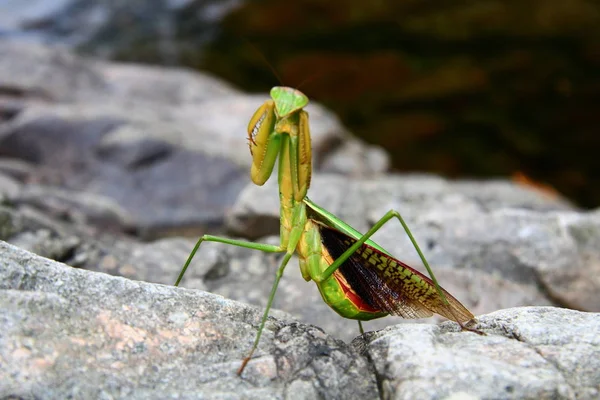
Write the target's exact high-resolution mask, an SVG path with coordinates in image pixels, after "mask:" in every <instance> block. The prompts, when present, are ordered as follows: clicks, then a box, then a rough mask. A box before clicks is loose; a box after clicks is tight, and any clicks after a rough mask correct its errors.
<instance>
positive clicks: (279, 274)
mask: <svg viewBox="0 0 600 400" xmlns="http://www.w3.org/2000/svg"><path fill="white" fill-rule="evenodd" d="M293 254H294V253H293V252H289V251H288V252H287V253H286V254H285V256H284V257H283V260H282V261H281V265H280V266H279V269H278V270H277V274H276V275H275V282H274V283H273V287H272V288H271V294H270V295H269V300H268V301H267V307H266V308H265V312H264V313H263V316H262V320H261V321H260V326H259V327H258V333H257V334H256V339H254V344H253V345H252V349H250V353H248V356H246V358H244V361H242V365H241V366H240V369H238V372H237V374H238V375H241V374H242V372H243V371H244V368H246V364H248V361H250V359H251V358H252V354H254V350H256V347H257V346H258V343H259V342H260V337H261V335H262V331H263V328H264V327H265V323H266V322H267V318H268V317H269V311H270V310H271V306H272V305H273V300H274V299H275V293H276V292H277V286H278V285H279V281H280V280H281V277H282V276H283V271H284V270H285V266H286V265H287V263H288V261H290V258H292V255H293Z"/></svg>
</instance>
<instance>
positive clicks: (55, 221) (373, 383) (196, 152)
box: [0, 41, 600, 399]
mask: <svg viewBox="0 0 600 400" xmlns="http://www.w3.org/2000/svg"><path fill="white" fill-rule="evenodd" d="M264 99H265V96H250V95H246V94H243V93H240V92H239V91H237V90H236V89H234V88H233V87H230V86H229V85H227V84H226V83H224V82H221V81H219V80H217V79H215V78H213V77H211V76H208V75H203V74H200V73H196V72H190V71H187V70H181V69H175V68H171V69H163V68H157V67H146V66H140V65H124V64H114V63H107V62H101V61H95V60H90V59H85V58H81V57H78V56H76V55H74V54H72V53H69V52H67V51H65V50H58V49H52V48H47V47H43V46H37V45H27V44H23V43H20V44H14V43H10V42H2V41H0V200H1V206H0V239H2V240H3V241H5V242H7V243H2V244H1V245H0V254H1V258H0V290H1V291H0V293H1V295H0V303H1V304H0V320H1V321H2V326H3V329H2V330H0V397H2V398H66V397H71V398H160V399H163V398H167V397H179V398H214V399H229V398H261V399H264V398H290V399H296V398H298V399H300V398H318V397H322V398H340V399H342V398H343V399H348V398H357V399H365V398H377V397H381V398H398V399H404V398H406V399H414V398H424V399H429V398H469V399H470V398H498V399H505V398H515V399H517V398H519V399H520V398H532V399H538V398H565V399H571V398H579V399H592V398H596V397H598V396H599V395H600V373H599V372H598V371H600V365H599V361H598V360H600V314H599V312H600V300H599V299H600V297H598V295H597V293H598V289H599V287H600V280H599V278H598V277H600V213H599V212H598V211H591V212H581V211H579V210H577V209H576V208H575V207H573V206H572V205H571V204H570V203H569V202H567V201H565V200H564V199H562V198H560V197H557V196H556V195H552V194H550V193H548V192H543V191H539V190H537V189H533V188H529V187H523V186H518V185H516V184H513V183H511V182H507V181H448V180H445V179H443V178H440V177H436V176H428V175H395V174H389V173H385V171H386V169H387V166H388V160H387V156H386V154H385V152H384V151H382V150H381V149H378V148H374V147H369V146H366V145H365V144H364V143H362V142H359V141H357V140H356V139H354V138H352V136H351V135H350V134H349V133H348V132H347V131H346V130H345V129H344V128H343V127H342V126H341V125H340V124H339V122H338V120H337V119H336V117H335V116H334V115H332V114H331V113H329V112H328V111H327V110H326V109H324V108H322V107H320V106H319V105H317V104H312V105H311V106H310V108H309V112H310V115H311V129H312V135H313V147H314V153H315V156H316V171H315V177H314V182H313V184H312V187H311V190H310V192H309V194H310V196H311V198H312V200H313V201H315V202H316V203H318V204H320V205H322V206H324V207H325V208H327V209H328V210H330V211H332V212H333V213H335V214H336V215H338V216H340V217H341V218H342V219H344V220H345V221H347V222H349V223H351V224H352V225H353V226H355V227H356V228H358V229H359V230H365V229H366V228H368V227H369V226H370V225H371V224H373V223H374V222H375V221H376V220H377V219H379V217H381V216H382V215H383V214H384V213H385V212H386V211H388V210H389V209H397V210H399V211H400V212H401V213H402V214H403V215H405V218H406V220H407V222H408V224H409V226H411V228H412V229H413V233H414V234H415V236H416V237H417V239H418V241H419V242H420V243H421V245H422V246H423V248H424V251H425V253H426V255H427V257H428V259H429V261H430V263H431V264H432V265H433V266H434V270H435V271H436V274H437V277H438V279H439V280H440V282H441V283H442V284H443V286H444V287H445V288H446V289H447V290H449V291H450V292H451V293H453V294H454V295H455V297H457V298H458V299H460V300H461V301H462V302H463V303H464V304H465V305H467V306H468V307H469V308H470V309H471V310H472V311H473V312H474V313H475V314H476V315H477V319H478V321H479V322H478V325H477V328H478V329H480V330H482V331H484V332H486V333H487V335H486V336H479V335H476V334H472V333H469V332H460V331H459V330H458V329H457V326H456V324H454V323H451V322H443V323H441V324H438V325H434V324H421V323H419V324H418V323H415V321H408V322H407V321H402V320H399V319H394V318H384V319H381V320H378V321H375V322H372V323H371V322H369V323H367V324H366V326H365V327H366V328H367V330H369V331H370V332H368V333H367V334H365V335H364V336H358V332H357V328H356V324H355V322H353V321H347V320H344V319H342V318H340V317H338V316H337V314H335V313H334V312H333V311H331V310H330V309H328V308H327V306H326V305H325V304H324V303H323V302H322V300H321V299H320V297H319V294H318V291H317V289H316V287H315V285H314V284H312V283H306V282H304V280H303V279H302V278H301V276H300V274H299V271H298V268H297V267H296V263H295V262H294V261H292V263H290V266H289V268H288V269H287V271H286V274H285V276H284V278H283V280H282V283H281V287H280V290H279V292H278V295H277V299H276V304H275V306H276V307H277V308H278V309H279V310H282V311H279V310H276V311H275V312H274V313H273V315H275V316H276V317H275V318H272V319H270V320H269V323H268V325H267V329H266V330H265V333H264V335H263V340H262V341H261V344H260V346H259V350H258V351H257V353H256V357H255V358H254V359H253V360H252V361H251V362H250V363H249V365H248V368H247V369H246V371H245V373H244V375H243V376H242V377H241V378H240V377H238V376H237V375H236V374H235V371H236V369H237V367H238V366H239V363H240V360H241V359H242V358H243V356H244V355H245V353H246V352H247V350H248V349H249V347H250V346H251V343H252V341H253V339H254V336H255V333H256V329H257V326H258V322H259V319H260V309H259V308H255V307H253V306H249V305H247V304H248V303H249V304H253V305H255V306H264V304H265V302H266V298H267V295H268V291H269V289H270V286H271V282H272V279H273V275H274V270H275V268H276V265H277V263H278V260H279V259H278V256H276V255H272V254H271V255H267V254H261V253H259V252H256V251H251V250H247V249H240V248H234V247H230V246H224V245H219V244H214V243H210V244H207V245H206V246H205V247H203V248H202V249H201V251H200V252H199V253H198V255H197V257H196V259H195V261H194V263H193V265H192V267H191V268H190V270H189V272H188V274H187V275H186V277H185V279H184V281H183V283H182V286H184V288H175V287H173V286H171V285H172V284H173V282H174V280H175V278H176V276H177V274H178V272H179V269H180V267H181V265H182V263H183V261H184V260H185V258H186V257H187V255H188V253H189V251H190V250H191V248H192V247H193V244H194V242H195V239H193V237H194V236H197V235H199V234H201V233H203V232H210V233H216V234H224V235H228V236H232V237H242V238H247V239H252V240H256V241H260V242H269V243H277V234H278V229H279V228H278V209H277V194H276V193H277V189H276V182H274V181H273V182H269V183H268V184H267V185H265V186H264V187H261V188H257V187H254V186H252V185H249V179H248V176H247V175H248V172H247V168H248V165H249V161H250V160H249V154H248V150H247V147H246V145H245V143H244V140H245V131H246V124H247V121H248V119H249V116H250V115H252V112H253V111H254V109H255V108H256V107H257V106H258V105H259V104H260V103H261V102H262V101H264ZM376 240H377V241H378V242H379V243H380V244H381V245H382V246H384V247H385V248H387V249H389V250H390V251H391V252H392V253H393V254H395V255H397V256H398V257H399V258H400V259H402V260H403V261H405V262H407V263H409V264H411V265H415V266H417V267H418V266H419V262H418V258H417V256H416V253H415V252H414V250H413V249H412V247H411V245H410V242H409V241H408V240H407V239H406V237H405V235H404V234H403V232H402V229H401V227H400V226H399V225H396V224H395V223H390V224H389V225H388V226H386V227H384V228H383V229H382V230H381V231H380V232H378V234H377V236H376ZM15 246H18V247H15ZM52 260H55V261H52ZM73 267H75V268H73ZM98 272H102V273H98ZM107 274H108V275H107ZM111 275H115V276H111ZM165 285H166V286H165ZM197 289H199V290H197ZM218 295H221V296H224V297H221V296H218ZM229 299H232V300H229ZM236 300H237V301H236ZM400 322H402V323H401V324H398V323H400ZM419 322H436V323H437V322H438V321H419ZM311 324H312V325H311ZM396 324H397V325H396ZM386 326H387V327H386ZM378 329H381V330H378Z"/></svg>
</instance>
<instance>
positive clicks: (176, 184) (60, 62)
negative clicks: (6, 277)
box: [0, 41, 387, 239]
mask: <svg viewBox="0 0 600 400" xmlns="http://www.w3.org/2000/svg"><path fill="white" fill-rule="evenodd" d="M0 59H1V60H0V93H3V96H2V99H4V97H6V99H7V100H4V101H0V116H1V117H0V157H1V158H0V167H1V166H2V165H6V164H7V162H6V160H7V159H11V160H20V161H21V162H23V163H24V164H25V165H26V168H24V169H23V168H22V171H21V177H20V178H21V180H22V181H23V182H27V183H32V182H33V183H36V184H39V185H40V186H38V187H37V188H36V190H37V191H38V193H39V195H36V196H33V197H34V198H33V199H32V197H31V196H24V197H20V196H19V192H18V191H17V192H16V193H15V190H14V189H9V188H7V189H6V190H11V193H13V196H14V199H12V200H13V201H15V202H16V203H21V204H23V203H25V204H31V205H32V206H36V207H37V206H39V204H38V203H39V200H40V198H46V197H48V198H53V197H55V196H56V193H55V190H54V189H55V188H56V189H60V190H66V191H67V193H76V192H83V193H84V194H83V195H77V194H75V195H74V197H76V198H77V201H76V202H77V203H78V205H77V206H76V207H75V208H76V209H77V213H78V214H79V216H78V217H79V218H81V219H83V220H91V221H93V223H98V224H99V225H100V226H102V225H106V226H109V227H111V229H116V230H121V231H123V232H135V233H136V234H137V235H139V236H141V237H143V238H145V239H152V238H157V237H162V236H167V235H175V234H182V233H185V234H190V233H195V234H198V233H201V232H204V231H205V230H207V229H211V231H218V230H220V229H222V226H223V224H224V219H225V213H226V212H227V211H228V209H230V208H231V207H232V206H233V203H234V201H235V198H236V197H237V195H238V193H239V192H240V191H241V190H242V188H243V187H244V185H245V184H246V183H247V182H248V172H247V171H248V169H249V166H250V163H251V158H250V155H249V152H248V148H247V146H246V145H245V143H244V142H245V140H246V136H247V133H246V132H247V124H248V121H249V119H250V117H251V116H252V114H253V113H254V111H255V110H256V108H258V106H259V105H260V104H261V103H262V102H263V101H265V100H266V99H267V98H268V96H267V95H266V94H265V95H260V96H257V95H247V94H242V93H240V92H238V91H237V90H235V89H234V88H232V87H231V86H230V85H228V84H226V83H224V82H222V81H220V80H219V79H216V78H214V77H212V76H210V75H207V74H202V73H196V72H192V71H189V70H185V69H178V68H164V67H149V66H140V65H128V64H119V63H109V62H101V61H94V60H90V59H85V58H81V57H78V56H76V55H74V54H72V53H70V52H68V51H66V50H64V49H56V48H52V47H45V46H41V45H32V44H23V43H19V44H16V43H11V42H8V41H0ZM2 99H0V100H2ZM307 109H308V111H309V112H310V115H311V134H312V140H313V153H314V155H315V158H316V160H317V161H316V162H315V165H316V166H319V165H320V163H323V164H324V165H327V164H329V165H331V164H338V163H340V162H342V163H343V161H338V162H333V161H332V162H328V161H327V158H328V153H329V152H331V151H332V150H336V149H337V151H335V152H334V153H336V155H335V158H336V159H338V160H343V159H353V162H354V165H355V168H354V169H353V170H351V171H346V172H347V173H352V174H359V175H360V174H366V175H372V174H373V173H376V172H381V171H382V170H383V169H385V168H386V167H387V162H386V160H387V156H386V155H385V153H383V152H382V151H381V150H380V149H376V148H373V147H368V146H366V145H364V144H362V142H358V141H356V140H354V139H351V137H350V135H349V134H348V132H347V131H346V130H345V129H344V128H343V127H342V126H341V124H340V122H339V120H338V119H337V117H335V116H334V115H333V114H332V113H331V112H329V111H327V110H326V109H324V108H323V107H322V106H320V105H318V104H310V105H309V107H308V108H307ZM348 141H349V142H350V143H352V145H350V146H349V145H348V144H345V145H342V143H346V142H348ZM356 154H363V155H364V156H363V157H362V158H360V160H359V161H358V162H357V161H355V160H354V158H355V155H356ZM27 167H28V168H27ZM333 169H335V168H333ZM0 170H1V168H0ZM359 171H362V172H360V173H359ZM46 188H48V191H49V192H50V193H45V190H46ZM95 197H97V198H95ZM83 203H85V205H84V204H83ZM110 203H112V205H109V204H110ZM92 204H93V205H92ZM101 204H102V205H101ZM116 205H118V207H116ZM47 206H48V205H47V204H45V205H44V207H47ZM99 208H102V209H103V210H100V209H99ZM108 208H110V209H111V211H110V212H109V213H108V214H106V213H105V211H108ZM117 208H119V210H118V211H117ZM99 218H100V220H98V219H99ZM103 218H106V221H102V219H103Z"/></svg>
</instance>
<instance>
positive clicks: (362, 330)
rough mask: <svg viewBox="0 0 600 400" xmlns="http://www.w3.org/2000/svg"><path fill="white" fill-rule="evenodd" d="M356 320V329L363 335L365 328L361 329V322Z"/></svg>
mask: <svg viewBox="0 0 600 400" xmlns="http://www.w3.org/2000/svg"><path fill="white" fill-rule="evenodd" d="M356 321H357V322H358V330H359V331H360V334H361V335H364V334H365V330H364V329H363V326H362V322H360V320H358V319H357V320H356Z"/></svg>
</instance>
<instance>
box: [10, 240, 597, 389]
mask: <svg viewBox="0 0 600 400" xmlns="http://www.w3.org/2000/svg"><path fill="white" fill-rule="evenodd" d="M0 254H1V255H2V257H1V261H0V320H1V321H2V326H3V329H2V330H0V360H2V361H0V365H1V368H0V396H2V397H3V398H11V397H15V398H52V399H53V398H67V397H71V398H104V397H106V398H115V399H119V398H170V397H174V396H177V397H178V398H209V399H224V398H227V399H229V398H231V399H236V398H249V399H254V398H261V399H263V398H289V399H309V398H315V397H317V398H332V399H337V398H340V399H342V398H343V399H346V398H347V399H363V398H377V397H378V398H395V399H414V398H417V399H443V398H469V399H471V398H503V399H504V398H514V399H517V398H519V399H520V398H531V399H533V398H535V399H538V398H558V399H575V398H577V399H593V398H596V397H597V396H598V394H599V393H600V373H599V372H598V371H600V365H598V360H600V335H599V333H600V314H593V313H582V312H577V311H572V310H566V309H558V308H552V307H530V308H516V309H509V310H503V311H499V312H496V313H493V314H489V315H484V316H480V317H478V320H479V322H478V324H477V326H476V327H477V328H478V329H480V330H482V331H484V332H486V334H487V335H486V336H480V335H477V334H474V333H471V332H460V331H458V327H457V326H456V324H454V323H450V322H447V323H444V324H441V325H439V326H435V325H423V324H403V325H398V326H394V327H389V328H386V329H384V330H382V331H380V332H372V333H367V334H366V335H365V336H364V337H358V338H356V339H355V340H354V342H353V346H349V345H346V344H344V343H343V342H341V341H339V340H335V339H333V338H331V337H329V336H327V335H326V334H325V333H323V332H322V331H321V330H320V329H318V328H315V327H311V326H307V325H303V324H299V323H296V322H284V321H280V320H277V319H275V318H270V319H269V321H268V323H267V325H266V329H265V331H264V332H263V337H262V339H261V342H260V345H259V348H258V350H257V352H256V354H255V357H254V358H253V359H252V360H251V361H250V363H249V364H248V367H247V369H246V371H245V372H244V374H243V376H242V377H241V378H240V377H238V376H237V375H236V374H235V371H236V369H237V367H238V366H239V365H240V360H241V358H242V357H243V356H244V355H245V353H246V351H247V350H248V348H249V346H250V345H251V343H252V341H253V339H254V334H255V332H256V327H257V324H258V322H259V319H260V311H259V310H256V309H254V308H251V307H249V306H246V305H243V304H241V303H236V302H235V301H231V300H226V299H223V298H222V297H219V296H216V295H213V294H209V293H205V292H200V291H192V290H186V289H179V288H174V287H167V286H162V285H155V284H150V283H145V282H134V281H129V280H127V279H124V278H119V277H111V276H108V275H105V274H98V273H94V272H89V271H84V270H78V269H73V268H70V267H68V266H66V265H63V264H59V263H57V262H54V261H51V260H48V259H44V258H42V257H39V256H36V255H34V254H32V253H28V252H26V251H24V250H21V249H18V248H16V247H13V246H10V245H7V244H5V243H0Z"/></svg>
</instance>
